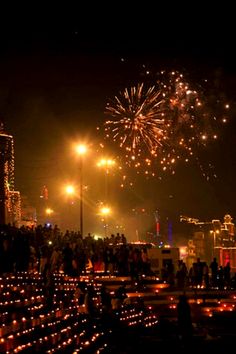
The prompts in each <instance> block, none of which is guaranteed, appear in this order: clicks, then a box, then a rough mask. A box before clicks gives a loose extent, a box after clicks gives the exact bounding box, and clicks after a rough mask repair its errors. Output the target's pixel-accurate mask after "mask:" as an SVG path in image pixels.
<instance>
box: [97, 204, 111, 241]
mask: <svg viewBox="0 0 236 354" xmlns="http://www.w3.org/2000/svg"><path fill="white" fill-rule="evenodd" d="M100 212H101V214H102V216H103V220H104V228H105V237H107V234H108V224H107V216H108V215H109V214H110V212H111V209H110V208H109V207H108V206H104V207H102V208H101V210H100Z"/></svg>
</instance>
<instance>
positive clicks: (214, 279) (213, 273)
mask: <svg viewBox="0 0 236 354" xmlns="http://www.w3.org/2000/svg"><path fill="white" fill-rule="evenodd" d="M210 268H211V282H212V286H216V283H217V273H218V263H217V261H216V258H214V259H213V261H212V262H211V264H210Z"/></svg>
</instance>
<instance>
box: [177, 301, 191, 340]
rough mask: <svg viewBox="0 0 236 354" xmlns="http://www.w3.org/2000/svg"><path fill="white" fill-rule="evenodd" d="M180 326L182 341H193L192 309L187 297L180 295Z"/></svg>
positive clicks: (178, 310)
mask: <svg viewBox="0 0 236 354" xmlns="http://www.w3.org/2000/svg"><path fill="white" fill-rule="evenodd" d="M177 315H178V326H179V334H180V336H181V339H183V340H184V341H188V340H191V338H192V335H193V327H192V318H191V308H190V305H189V303H188V300H187V297H186V296H185V295H180V297H179V303H178V305H177Z"/></svg>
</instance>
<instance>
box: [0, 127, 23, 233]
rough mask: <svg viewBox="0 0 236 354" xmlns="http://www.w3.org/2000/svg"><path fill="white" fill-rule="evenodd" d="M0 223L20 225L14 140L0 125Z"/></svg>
mask: <svg viewBox="0 0 236 354" xmlns="http://www.w3.org/2000/svg"><path fill="white" fill-rule="evenodd" d="M0 156H1V158H0V224H8V223H10V224H14V225H15V226H17V227H18V226H20V220H21V206H20V192H17V191H15V190H14V140H13V136H12V135H9V134H7V133H5V131H4V129H3V126H2V125H1V127H0Z"/></svg>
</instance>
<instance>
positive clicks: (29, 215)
mask: <svg viewBox="0 0 236 354" xmlns="http://www.w3.org/2000/svg"><path fill="white" fill-rule="evenodd" d="M36 225H37V214H36V208H34V207H32V206H31V204H30V203H29V200H28V199H27V197H26V196H22V197H21V226H27V227H36Z"/></svg>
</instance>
